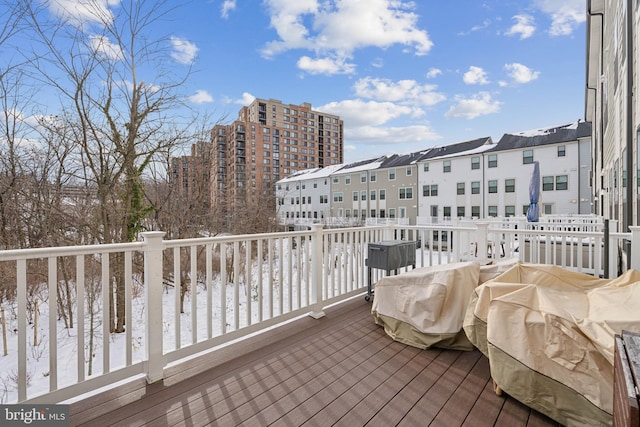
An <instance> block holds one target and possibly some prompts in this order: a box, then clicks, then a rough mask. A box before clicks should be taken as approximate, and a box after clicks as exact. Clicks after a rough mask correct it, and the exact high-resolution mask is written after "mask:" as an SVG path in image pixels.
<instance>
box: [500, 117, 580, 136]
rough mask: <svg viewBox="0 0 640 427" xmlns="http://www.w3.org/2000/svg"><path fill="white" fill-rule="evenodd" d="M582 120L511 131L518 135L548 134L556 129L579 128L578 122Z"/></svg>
mask: <svg viewBox="0 0 640 427" xmlns="http://www.w3.org/2000/svg"><path fill="white" fill-rule="evenodd" d="M579 122H580V121H579V120H577V121H575V122H572V123H565V124H562V125H558V126H549V127H546V128H540V129H531V130H525V131H522V132H515V133H509V134H511V135H518V136H527V137H531V136H540V135H548V134H549V133H551V132H554V131H555V130H556V129H578V123H579Z"/></svg>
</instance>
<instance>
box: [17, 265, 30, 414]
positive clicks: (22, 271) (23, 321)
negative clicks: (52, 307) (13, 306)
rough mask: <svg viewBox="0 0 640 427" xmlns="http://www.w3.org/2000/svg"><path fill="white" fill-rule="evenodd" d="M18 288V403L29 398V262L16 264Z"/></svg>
mask: <svg viewBox="0 0 640 427" xmlns="http://www.w3.org/2000/svg"><path fill="white" fill-rule="evenodd" d="M16 270H17V271H16V285H17V286H18V402H21V401H23V400H25V399H26V398H27V317H28V316H29V314H28V313H27V260H25V259H18V261H17V264H16Z"/></svg>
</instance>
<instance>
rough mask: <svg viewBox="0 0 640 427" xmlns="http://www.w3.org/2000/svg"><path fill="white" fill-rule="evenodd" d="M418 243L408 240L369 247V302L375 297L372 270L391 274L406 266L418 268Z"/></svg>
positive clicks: (390, 241)
mask: <svg viewBox="0 0 640 427" xmlns="http://www.w3.org/2000/svg"><path fill="white" fill-rule="evenodd" d="M416 244H417V243H416V242H415V241H406V240H389V241H384V242H378V243H369V244H368V245H367V249H368V253H367V259H366V261H365V264H366V265H367V267H369V283H368V287H367V296H366V297H365V299H366V300H367V301H369V300H370V299H371V295H373V290H372V285H371V269H372V268H377V269H379V270H385V271H386V272H387V274H389V273H390V272H391V271H392V270H395V271H396V273H397V270H398V269H399V268H402V267H406V266H409V265H411V266H413V267H414V268H415V266H416Z"/></svg>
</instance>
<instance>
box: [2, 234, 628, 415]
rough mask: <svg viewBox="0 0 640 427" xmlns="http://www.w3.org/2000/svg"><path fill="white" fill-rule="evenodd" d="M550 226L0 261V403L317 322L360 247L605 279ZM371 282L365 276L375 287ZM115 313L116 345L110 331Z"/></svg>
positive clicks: (342, 291)
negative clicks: (119, 313)
mask: <svg viewBox="0 0 640 427" xmlns="http://www.w3.org/2000/svg"><path fill="white" fill-rule="evenodd" d="M558 227H559V226H556V227H555V228H553V229H540V228H543V227H538V228H536V227H531V226H529V225H526V224H522V223H517V225H516V223H513V222H503V223H497V222H496V223H477V222H469V223H461V224H457V225H430V226H408V225H404V226H400V225H395V224H391V225H386V226H376V227H354V228H343V229H323V227H322V225H313V226H312V227H311V229H310V230H307V231H295V232H287V233H271V234H253V235H243V236H225V237H213V238H202V239H187V240H172V241H165V240H163V235H164V234H163V233H162V232H148V233H144V234H143V239H144V240H143V241H142V242H136V243H127V244H112V245H94V246H78V247H57V248H42V249H25V250H10V251H0V267H2V268H3V270H2V271H3V272H4V276H5V277H4V279H3V280H4V288H5V289H9V290H11V291H10V292H9V294H11V293H12V292H13V297H12V298H10V299H7V298H6V296H5V300H3V301H2V310H3V315H4V321H3V330H2V333H3V338H4V340H3V344H4V345H3V348H1V349H0V351H2V350H4V352H3V353H0V361H1V364H0V403H16V402H31V403H55V402H61V401H65V400H68V399H71V398H74V397H76V396H79V395H81V394H83V393H86V392H90V391H93V390H95V389H97V388H100V387H103V386H108V385H110V384H113V383H115V382H118V381H121V380H124V379H127V378H131V377H133V376H136V375H145V376H146V377H147V379H148V381H149V382H154V381H158V380H160V379H162V378H163V373H164V369H165V367H167V366H168V365H169V364H171V363H178V362H179V361H180V360H181V359H183V358H186V357H190V356H193V355H195V354H198V353H200V352H203V351H207V350H210V349H212V348H214V347H216V346H220V345H223V344H225V343H228V342H230V341H232V340H234V339H237V338H241V337H244V336H247V335H249V334H252V333H255V332H259V331H261V330H264V329H266V328H269V327H272V326H274V325H276V324H278V323H281V322H284V321H286V320H290V319H293V318H295V317H298V316H301V315H306V314H310V315H312V316H314V317H321V316H323V309H324V308H325V307H326V306H327V305H330V304H333V303H337V302H340V301H342V300H345V299H347V298H351V297H353V296H356V295H360V294H363V293H364V292H365V291H366V288H367V284H368V283H367V282H368V273H369V272H368V269H367V267H366V265H365V259H366V257H367V245H368V243H370V242H379V241H385V240H415V241H417V242H419V244H417V245H416V251H417V253H416V267H422V266H430V265H437V264H443V263H448V262H454V261H461V260H478V261H481V262H486V261H488V260H490V259H499V258H503V257H504V258H510V257H517V258H519V259H520V260H522V261H523V262H546V261H547V260H549V261H552V263H556V264H559V265H563V266H566V267H568V268H571V269H575V270H578V271H584V272H588V273H591V274H594V275H598V276H604V277H606V276H607V275H609V276H610V277H612V276H611V273H614V270H615V268H616V267H617V265H618V263H616V262H611V261H613V260H614V258H612V259H611V260H610V262H609V268H610V272H609V274H605V271H604V270H603V268H604V264H605V263H604V258H603V256H604V250H603V248H604V247H605V242H604V233H603V232H602V231H601V230H599V231H594V230H590V231H584V230H575V229H559V228H558ZM624 240H628V241H630V242H631V245H632V249H631V250H632V253H634V254H638V253H640V227H634V228H633V230H632V232H630V233H610V235H609V242H608V244H609V247H613V248H617V247H619V246H621V245H622V242H623V241H624ZM612 252H613V253H615V252H616V251H610V253H612ZM610 256H612V257H613V256H615V255H610ZM638 258H640V257H636V259H638ZM632 267H635V268H638V266H637V265H636V266H633V265H632ZM411 268H412V267H405V268H403V271H406V270H409V269H411ZM383 274H386V273H385V272H381V271H377V270H374V271H372V276H373V281H376V280H378V279H379V277H381V275H383ZM615 274H617V271H616V272H615V273H614V274H613V275H615ZM118 277H120V278H122V280H120V281H118V280H117V278H118ZM116 288H118V290H117V291H116ZM118 298H120V299H119V300H118ZM116 301H120V302H121V304H123V306H124V310H123V311H124V316H125V318H124V332H123V333H113V332H112V331H111V329H112V325H113V320H112V319H113V313H114V305H115V302H116ZM63 317H65V319H66V323H63V322H62V320H61V319H62V318H63ZM69 317H71V318H73V319H75V321H73V323H72V324H71V320H70V319H68V318H69ZM38 319H39V321H38ZM32 338H33V339H32ZM5 352H6V355H5Z"/></svg>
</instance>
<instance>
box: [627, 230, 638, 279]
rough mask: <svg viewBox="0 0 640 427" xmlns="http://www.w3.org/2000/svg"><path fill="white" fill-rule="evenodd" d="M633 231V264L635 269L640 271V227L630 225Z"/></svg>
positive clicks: (632, 266)
mask: <svg viewBox="0 0 640 427" xmlns="http://www.w3.org/2000/svg"><path fill="white" fill-rule="evenodd" d="M629 230H630V231H631V257H630V258H631V265H630V267H631V268H633V269H634V270H638V271H640V227H639V226H637V225H630V226H629Z"/></svg>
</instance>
